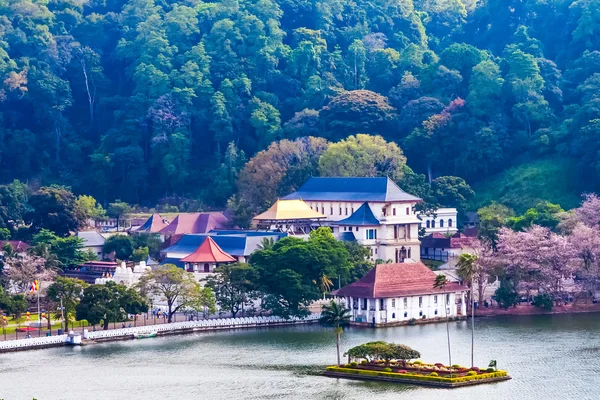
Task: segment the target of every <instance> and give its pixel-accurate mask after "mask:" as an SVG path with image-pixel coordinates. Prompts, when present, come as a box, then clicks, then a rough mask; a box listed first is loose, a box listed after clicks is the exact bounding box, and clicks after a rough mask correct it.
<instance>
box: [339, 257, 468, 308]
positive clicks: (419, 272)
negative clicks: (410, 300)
mask: <svg viewBox="0 0 600 400" xmlns="http://www.w3.org/2000/svg"><path fill="white" fill-rule="evenodd" d="M435 278H436V274H435V273H434V272H433V271H432V270H430V269H429V268H427V266H425V264H423V263H422V262H417V263H400V264H379V265H376V266H374V267H373V268H371V269H370V270H369V272H367V274H366V275H365V276H363V277H362V278H361V279H360V280H359V281H358V282H354V283H351V284H350V285H347V286H344V287H343V288H341V289H339V290H336V291H334V292H333V293H332V294H334V295H337V296H352V297H363V298H370V299H378V298H388V297H405V296H416V295H427V294H436V293H454V292H457V291H463V290H467V288H466V287H464V286H462V285H459V284H458V283H455V282H450V283H448V284H447V285H446V287H445V288H444V289H438V288H435V289H434V287H433V284H434V282H435Z"/></svg>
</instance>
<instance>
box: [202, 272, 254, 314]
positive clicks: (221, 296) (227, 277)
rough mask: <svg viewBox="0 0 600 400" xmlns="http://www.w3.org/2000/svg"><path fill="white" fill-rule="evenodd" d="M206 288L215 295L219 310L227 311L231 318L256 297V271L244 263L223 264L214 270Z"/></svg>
mask: <svg viewBox="0 0 600 400" xmlns="http://www.w3.org/2000/svg"><path fill="white" fill-rule="evenodd" d="M214 272H215V273H214V274H213V275H211V276H210V277H209V278H208V279H207V281H206V286H207V287H209V288H210V289H211V290H212V291H213V292H214V294H215V298H216V302H217V304H218V305H219V307H220V308H221V310H227V311H229V312H230V313H231V315H232V316H233V318H235V317H236V316H237V314H238V313H239V312H240V311H243V310H244V307H245V306H249V305H251V304H252V301H253V300H254V299H255V298H256V297H257V292H256V290H257V287H256V283H257V281H258V275H257V273H256V270H255V269H254V268H253V267H251V266H250V265H248V264H245V263H233V264H224V265H220V266H218V267H217V268H215V271H214Z"/></svg>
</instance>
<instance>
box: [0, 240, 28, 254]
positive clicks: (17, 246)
mask: <svg viewBox="0 0 600 400" xmlns="http://www.w3.org/2000/svg"><path fill="white" fill-rule="evenodd" d="M7 244H10V245H11V247H12V248H13V250H14V251H16V252H17V253H24V252H26V251H27V250H29V248H30V247H31V246H30V245H28V244H27V243H25V242H22V241H20V240H0V251H2V248H3V247H4V246H5V245H7Z"/></svg>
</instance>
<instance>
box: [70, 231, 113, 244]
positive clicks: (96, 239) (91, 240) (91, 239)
mask: <svg viewBox="0 0 600 400" xmlns="http://www.w3.org/2000/svg"><path fill="white" fill-rule="evenodd" d="M77 237H78V238H80V239H82V240H83V246H84V247H96V246H104V242H105V241H106V239H104V236H102V235H101V234H100V233H98V232H96V231H85V232H77Z"/></svg>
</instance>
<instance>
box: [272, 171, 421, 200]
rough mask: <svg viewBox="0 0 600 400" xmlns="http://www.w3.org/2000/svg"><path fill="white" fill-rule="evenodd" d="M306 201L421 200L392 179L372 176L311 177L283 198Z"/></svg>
mask: <svg viewBox="0 0 600 400" xmlns="http://www.w3.org/2000/svg"><path fill="white" fill-rule="evenodd" d="M295 199H302V200H305V201H307V200H308V201H361V202H364V201H372V202H388V201H421V199H420V198H418V197H416V196H413V195H411V194H408V193H406V192H405V191H403V190H402V189H400V187H398V185H396V184H395V183H394V182H393V181H392V180H391V179H389V178H386V177H370V178H341V177H339V178H310V179H309V180H308V181H307V182H306V183H305V184H304V185H302V186H301V187H300V189H298V190H297V191H296V192H294V193H292V194H290V195H288V196H285V197H284V198H283V200H295Z"/></svg>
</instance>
